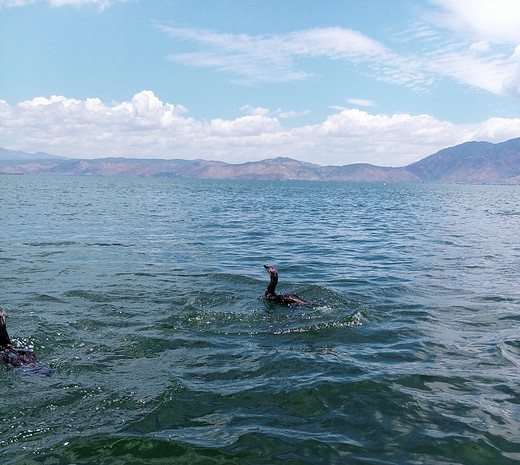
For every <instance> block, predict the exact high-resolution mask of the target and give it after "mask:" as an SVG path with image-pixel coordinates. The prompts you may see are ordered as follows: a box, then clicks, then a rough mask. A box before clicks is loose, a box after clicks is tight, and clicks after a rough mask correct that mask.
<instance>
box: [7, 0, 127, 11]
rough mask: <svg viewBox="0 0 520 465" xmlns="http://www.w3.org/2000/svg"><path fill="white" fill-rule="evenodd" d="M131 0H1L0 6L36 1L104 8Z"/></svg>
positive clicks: (56, 4)
mask: <svg viewBox="0 0 520 465" xmlns="http://www.w3.org/2000/svg"><path fill="white" fill-rule="evenodd" d="M127 1H130V0H0V8H14V7H20V6H26V5H30V4H34V3H48V4H50V5H51V6H54V7H60V6H65V5H72V6H78V7H80V6H83V5H92V6H97V7H98V8H99V9H101V10H103V9H105V8H106V7H108V6H110V5H111V4H113V3H116V2H127Z"/></svg>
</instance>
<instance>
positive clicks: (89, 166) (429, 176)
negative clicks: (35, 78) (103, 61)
mask: <svg viewBox="0 0 520 465" xmlns="http://www.w3.org/2000/svg"><path fill="white" fill-rule="evenodd" d="M0 173H4V174H14V173H17V174H68V175H73V174H74V175H99V176H142V177H177V178H212V179H264V180H269V179H273V180H282V179H298V180H312V181H314V180H322V181H375V182H438V183H474V184H490V183H492V184H520V138H518V139H512V140H509V141H507V142H502V143H500V144H491V143H489V142H467V143H464V144H461V145H457V146H455V147H450V148H446V149H443V150H441V151H439V152H437V153H435V154H433V155H430V156H429V157H426V158H424V159H423V160H420V161H418V162H416V163H412V164H411V165H408V166H404V167H400V168H388V167H386V168H385V167H380V166H374V165H370V164H366V163H358V164H352V165H345V166H320V165H316V164H313V163H306V162H302V161H298V160H293V159H291V158H270V159H267V160H262V161H258V162H247V163H241V164H230V163H224V162H220V161H207V160H160V159H155V160H149V159H134V158H97V159H92V160H86V159H72V158H62V157H56V156H52V155H49V154H45V153H37V154H26V153H24V152H13V151H9V150H5V149H0Z"/></svg>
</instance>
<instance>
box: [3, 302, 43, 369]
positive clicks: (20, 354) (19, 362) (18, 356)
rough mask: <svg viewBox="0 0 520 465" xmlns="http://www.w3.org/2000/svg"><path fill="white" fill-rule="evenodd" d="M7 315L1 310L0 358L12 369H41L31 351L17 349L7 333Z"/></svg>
mask: <svg viewBox="0 0 520 465" xmlns="http://www.w3.org/2000/svg"><path fill="white" fill-rule="evenodd" d="M5 317H6V313H5V310H4V309H3V308H0V356H1V357H2V359H3V361H4V363H5V364H6V365H7V366H8V367H11V368H14V367H40V366H41V365H40V364H39V363H38V360H36V355H34V352H33V351H32V350H30V349H16V348H14V347H13V343H12V342H11V339H10V338H9V334H8V333H7V328H6V326H5Z"/></svg>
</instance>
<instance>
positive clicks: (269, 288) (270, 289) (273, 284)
mask: <svg viewBox="0 0 520 465" xmlns="http://www.w3.org/2000/svg"><path fill="white" fill-rule="evenodd" d="M277 284H278V276H271V280H270V281H269V286H267V289H266V291H265V293H266V294H271V295H274V294H275V289H276V285H277Z"/></svg>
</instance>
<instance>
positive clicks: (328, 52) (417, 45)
mask: <svg viewBox="0 0 520 465" xmlns="http://www.w3.org/2000/svg"><path fill="white" fill-rule="evenodd" d="M439 3H441V4H442V5H444V2H441V1H439ZM455 3H456V2H455ZM462 3H464V2H463V0H460V2H459V3H457V4H462ZM479 5H481V4H480V3H479ZM518 5H519V8H520V2H518ZM510 10H511V8H510ZM443 11H444V16H443V18H444V22H443V23H442V25H443V26H445V27H447V25H451V24H452V23H453V22H457V21H455V20H454V19H453V18H454V15H455V13H453V11H452V10H450V11H449V13H450V15H451V16H449V18H448V12H447V10H443ZM457 18H459V17H458V16H457ZM459 19H460V18H459ZM497 22H498V20H497ZM438 23H439V21H438ZM493 24H494V23H493ZM158 27H159V29H161V30H162V31H164V32H165V33H167V34H168V35H169V36H170V37H171V38H173V39H176V40H180V41H184V42H185V43H186V46H187V47H188V48H190V47H198V48H199V50H198V51H187V52H184V53H176V54H172V55H170V56H169V57H168V59H169V60H171V61H173V62H176V63H180V64H183V65H189V66H196V67H202V68H213V69H216V70H218V71H220V72H226V73H228V74H230V75H231V80H232V82H235V83H241V84H252V83H259V82H270V83H277V82H289V81H297V80H304V79H309V78H311V77H312V76H313V73H312V71H311V69H312V68H310V67H308V68H304V64H303V63H302V61H301V60H300V58H310V59H312V58H320V57H321V58H327V59H330V60H344V61H348V62H351V63H352V65H353V66H354V65H361V66H363V70H362V73H364V74H365V75H368V76H370V77H371V78H373V79H375V80H379V81H384V82H388V83H391V84H394V85H399V86H404V87H408V88H411V89H413V90H416V91H420V92H424V91H428V90H429V89H430V88H431V87H432V86H433V85H434V84H435V83H436V82H438V81H440V80H442V79H443V78H449V79H452V80H455V81H457V82H459V83H460V84H463V85H468V86H471V87H475V88H479V89H484V90H486V91H488V92H491V93H495V94H502V93H505V92H507V93H509V94H511V95H514V96H516V95H517V93H515V92H514V89H515V86H514V85H511V83H510V81H511V79H513V80H514V76H516V74H515V73H516V69H517V60H516V59H515V58H514V57H512V56H507V55H504V53H503V52H502V50H495V49H493V48H492V47H491V42H490V41H491V39H492V38H493V37H495V35H493V37H491V38H489V37H485V38H481V35H480V34H479V35H475V36H473V37H471V40H470V41H461V40H458V41H455V40H453V39H451V40H449V39H447V38H446V37H445V33H441V32H440V31H439V29H434V28H433V25H429V26H428V28H426V26H424V25H423V26H418V27H417V30H419V32H420V34H419V36H417V35H414V36H413V37H411V38H410V37H409V38H406V39H405V40H403V42H405V41H408V43H406V45H407V46H408V47H409V48H411V49H412V48H413V50H419V51H418V52H413V53H410V52H405V53H401V54H399V53H397V52H396V51H394V50H392V49H390V48H389V47H387V46H385V45H384V44H382V43H380V42H378V41H375V40H373V39H371V38H369V37H367V36H365V35H363V34H362V33H360V32H358V31H355V30H352V29H345V28H340V27H328V28H314V29H308V30H303V31H293V32H289V33H285V34H271V35H259V36H251V35H247V34H224V33H218V32H215V31H210V30H202V29H195V28H189V27H172V26H158ZM453 27H455V26H453ZM497 27H498V26H497ZM426 29H427V30H428V34H425V32H424V31H425V30H426ZM519 29H520V28H519ZM519 34H520V33H519ZM510 35H511V36H512V37H513V34H512V33H511V34H510ZM403 37H405V36H403ZM475 39H478V40H475ZM412 40H413V44H412ZM519 42H520V39H519ZM515 45H517V44H515ZM309 66H310V65H309ZM511 76H513V77H511ZM351 103H353V104H354V105H357V106H363V103H362V101H361V100H359V99H356V101H355V102H351ZM367 103H368V101H367Z"/></svg>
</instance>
